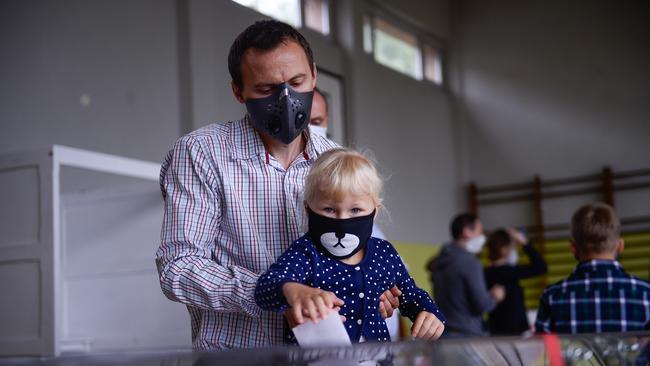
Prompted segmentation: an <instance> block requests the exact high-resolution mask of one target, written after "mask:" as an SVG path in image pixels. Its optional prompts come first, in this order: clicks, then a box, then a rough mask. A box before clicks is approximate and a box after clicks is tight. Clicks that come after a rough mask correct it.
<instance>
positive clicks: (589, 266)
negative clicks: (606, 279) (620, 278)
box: [575, 259, 621, 272]
mask: <svg viewBox="0 0 650 366" xmlns="http://www.w3.org/2000/svg"><path fill="white" fill-rule="evenodd" d="M603 269H616V270H620V269H621V264H620V263H618V261H615V260H607V259H592V260H590V261H585V262H580V263H579V264H578V266H577V267H576V270H575V272H589V271H591V272H594V271H599V270H603Z"/></svg>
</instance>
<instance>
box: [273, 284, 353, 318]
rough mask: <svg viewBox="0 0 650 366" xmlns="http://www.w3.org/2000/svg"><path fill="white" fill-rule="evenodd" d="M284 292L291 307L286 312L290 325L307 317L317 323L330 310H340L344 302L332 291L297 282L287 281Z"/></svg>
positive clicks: (283, 288)
mask: <svg viewBox="0 0 650 366" xmlns="http://www.w3.org/2000/svg"><path fill="white" fill-rule="evenodd" d="M282 293H283V294H284V297H285V298H286V299H287V303H288V304H289V306H290V307H291V308H290V309H287V311H286V312H285V315H286V317H287V319H288V320H289V324H290V325H291V324H292V323H293V324H295V325H298V324H302V323H303V322H304V321H305V318H307V319H311V320H312V321H313V322H314V323H317V322H318V321H319V320H322V319H325V317H326V316H327V314H329V312H330V311H332V310H338V309H340V307H341V306H343V304H344V303H343V300H341V299H339V298H338V297H336V295H334V293H332V292H329V291H323V290H321V289H317V288H313V287H309V286H306V285H303V284H300V283H296V282H287V283H285V284H284V285H283V286H282Z"/></svg>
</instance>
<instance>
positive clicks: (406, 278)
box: [255, 235, 445, 343]
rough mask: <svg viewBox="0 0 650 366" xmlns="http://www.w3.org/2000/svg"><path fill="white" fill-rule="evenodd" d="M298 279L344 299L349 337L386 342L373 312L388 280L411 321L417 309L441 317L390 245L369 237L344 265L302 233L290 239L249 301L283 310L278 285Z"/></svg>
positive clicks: (384, 329) (380, 322) (381, 321)
mask: <svg viewBox="0 0 650 366" xmlns="http://www.w3.org/2000/svg"><path fill="white" fill-rule="evenodd" d="M286 282H298V283H302V284H304V285H308V286H311V287H314V288H320V289H323V290H326V291H331V292H333V293H335V294H336V296H337V297H338V298H340V299H341V300H343V301H344V302H345V305H343V307H342V308H341V312H340V313H341V315H344V316H345V317H346V318H347V320H346V322H345V329H346V330H347V331H348V334H349V335H350V339H351V340H352V342H354V343H357V342H359V339H360V338H361V337H363V338H364V339H365V340H367V341H390V335H389V334H388V328H387V327H386V322H385V321H384V319H382V317H381V315H380V314H379V296H381V294H383V293H384V292H385V291H386V290H388V289H390V288H391V287H393V286H394V285H397V287H398V288H399V289H400V290H401V291H402V295H401V296H400V298H399V300H400V306H399V310H400V312H401V313H402V315H404V316H406V317H408V318H409V319H411V321H415V318H416V316H417V315H418V313H420V312H421V311H428V312H430V313H432V314H434V315H435V316H436V317H438V319H440V320H441V321H443V322H444V321H445V320H444V317H443V315H442V313H441V312H440V310H438V306H436V304H435V303H434V302H433V300H432V299H431V297H429V295H428V294H427V293H426V292H425V291H424V290H422V289H420V288H418V287H417V286H416V285H415V282H414V281H413V278H411V276H410V275H409V273H408V271H407V270H406V268H405V267H404V264H403V263H402V259H401V258H400V256H399V254H397V251H396V250H395V248H394V247H393V246H392V245H391V244H390V243H389V242H387V241H385V240H382V239H377V238H373V237H371V238H370V239H369V240H368V245H367V247H366V253H365V255H364V258H363V260H362V261H361V262H360V263H359V264H357V265H348V264H345V263H343V262H341V261H339V260H336V259H333V258H331V257H329V256H327V255H325V254H324V253H323V252H321V249H319V248H317V247H316V246H315V245H314V244H313V243H312V241H311V239H310V238H309V236H308V235H304V236H303V237H301V238H300V239H298V240H296V241H295V242H294V243H293V244H292V245H291V247H289V249H288V250H287V251H286V252H284V253H283V254H282V256H280V258H279V259H278V261H277V262H276V263H274V264H272V265H271V267H270V268H269V270H268V271H267V272H266V273H264V274H263V275H262V276H261V277H260V278H259V280H258V281H257V288H256V289H255V301H256V302H257V304H258V305H259V306H260V307H261V308H262V309H264V310H271V311H278V312H284V311H285V310H286V309H287V308H288V307H289V306H288V304H287V301H286V299H285V298H284V295H283V294H282V285H284V284H285V283H286Z"/></svg>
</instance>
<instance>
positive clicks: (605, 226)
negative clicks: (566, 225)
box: [571, 203, 621, 253]
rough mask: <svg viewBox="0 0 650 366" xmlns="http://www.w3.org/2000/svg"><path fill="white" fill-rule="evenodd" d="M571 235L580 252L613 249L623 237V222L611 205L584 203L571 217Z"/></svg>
mask: <svg viewBox="0 0 650 366" xmlns="http://www.w3.org/2000/svg"><path fill="white" fill-rule="evenodd" d="M571 236H572V238H573V241H574V243H575V246H576V249H577V250H578V252H580V253H602V252H607V251H612V250H614V249H615V248H616V244H617V243H618V240H619V239H620V237H621V222H620V221H619V219H618V216H617V215H616V212H615V211H614V209H613V208H612V207H611V206H609V205H606V204H604V203H593V204H588V205H584V206H582V207H580V208H579V209H578V211H576V212H575V213H574V214H573V217H572V218H571Z"/></svg>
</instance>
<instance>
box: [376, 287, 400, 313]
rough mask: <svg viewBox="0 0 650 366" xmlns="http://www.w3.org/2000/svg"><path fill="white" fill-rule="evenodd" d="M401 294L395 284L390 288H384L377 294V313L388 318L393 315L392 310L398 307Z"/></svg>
mask: <svg viewBox="0 0 650 366" xmlns="http://www.w3.org/2000/svg"><path fill="white" fill-rule="evenodd" d="M400 295H402V291H400V290H399V289H398V288H397V286H393V287H392V288H391V289H390V290H386V291H385V292H384V293H383V294H381V296H379V315H381V317H382V318H384V319H388V318H390V317H391V316H393V311H395V310H397V308H399V297H400Z"/></svg>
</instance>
